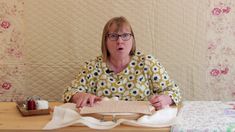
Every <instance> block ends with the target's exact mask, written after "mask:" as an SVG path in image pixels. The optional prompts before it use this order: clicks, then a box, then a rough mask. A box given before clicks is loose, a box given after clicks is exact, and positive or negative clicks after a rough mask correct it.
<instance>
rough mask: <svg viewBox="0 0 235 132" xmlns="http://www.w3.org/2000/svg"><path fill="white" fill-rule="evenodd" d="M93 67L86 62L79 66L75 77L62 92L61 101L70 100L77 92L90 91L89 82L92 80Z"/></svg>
mask: <svg viewBox="0 0 235 132" xmlns="http://www.w3.org/2000/svg"><path fill="white" fill-rule="evenodd" d="M93 70H94V68H93V66H91V65H90V64H89V63H88V62H86V64H85V65H84V66H83V67H82V68H81V70H80V71H79V73H78V74H77V76H76V77H75V79H74V80H73V81H72V82H71V84H70V86H68V87H67V88H66V89H65V90H64V93H63V97H62V98H63V101H64V102H70V101H71V97H72V96H73V95H74V94H75V93H78V92H86V93H87V92H90V91H91V89H90V86H89V82H90V80H93V76H92V72H93Z"/></svg>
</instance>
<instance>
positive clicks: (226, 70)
mask: <svg viewBox="0 0 235 132" xmlns="http://www.w3.org/2000/svg"><path fill="white" fill-rule="evenodd" d="M228 71H229V69H228V67H226V68H225V69H224V70H220V72H221V74H227V73H228Z"/></svg>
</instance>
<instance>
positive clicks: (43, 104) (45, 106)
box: [36, 100, 49, 110]
mask: <svg viewBox="0 0 235 132" xmlns="http://www.w3.org/2000/svg"><path fill="white" fill-rule="evenodd" d="M36 106H37V110H40V109H48V108H49V105H48V101H46V100H37V101H36Z"/></svg>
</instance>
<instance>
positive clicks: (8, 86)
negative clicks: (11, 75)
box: [2, 82, 11, 90]
mask: <svg viewBox="0 0 235 132" xmlns="http://www.w3.org/2000/svg"><path fill="white" fill-rule="evenodd" d="M2 88H3V89H5V90H9V89H10V88H11V83H9V82H4V83H3V84H2Z"/></svg>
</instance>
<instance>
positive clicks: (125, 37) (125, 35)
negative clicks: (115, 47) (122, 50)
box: [107, 33, 132, 41]
mask: <svg viewBox="0 0 235 132" xmlns="http://www.w3.org/2000/svg"><path fill="white" fill-rule="evenodd" d="M131 36H132V34H131V33H123V34H117V33H109V34H108V35H107V37H108V38H109V39H110V40H111V41H117V40H118V38H119V37H121V38H122V40H123V41H128V40H129V39H130V38H131Z"/></svg>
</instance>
